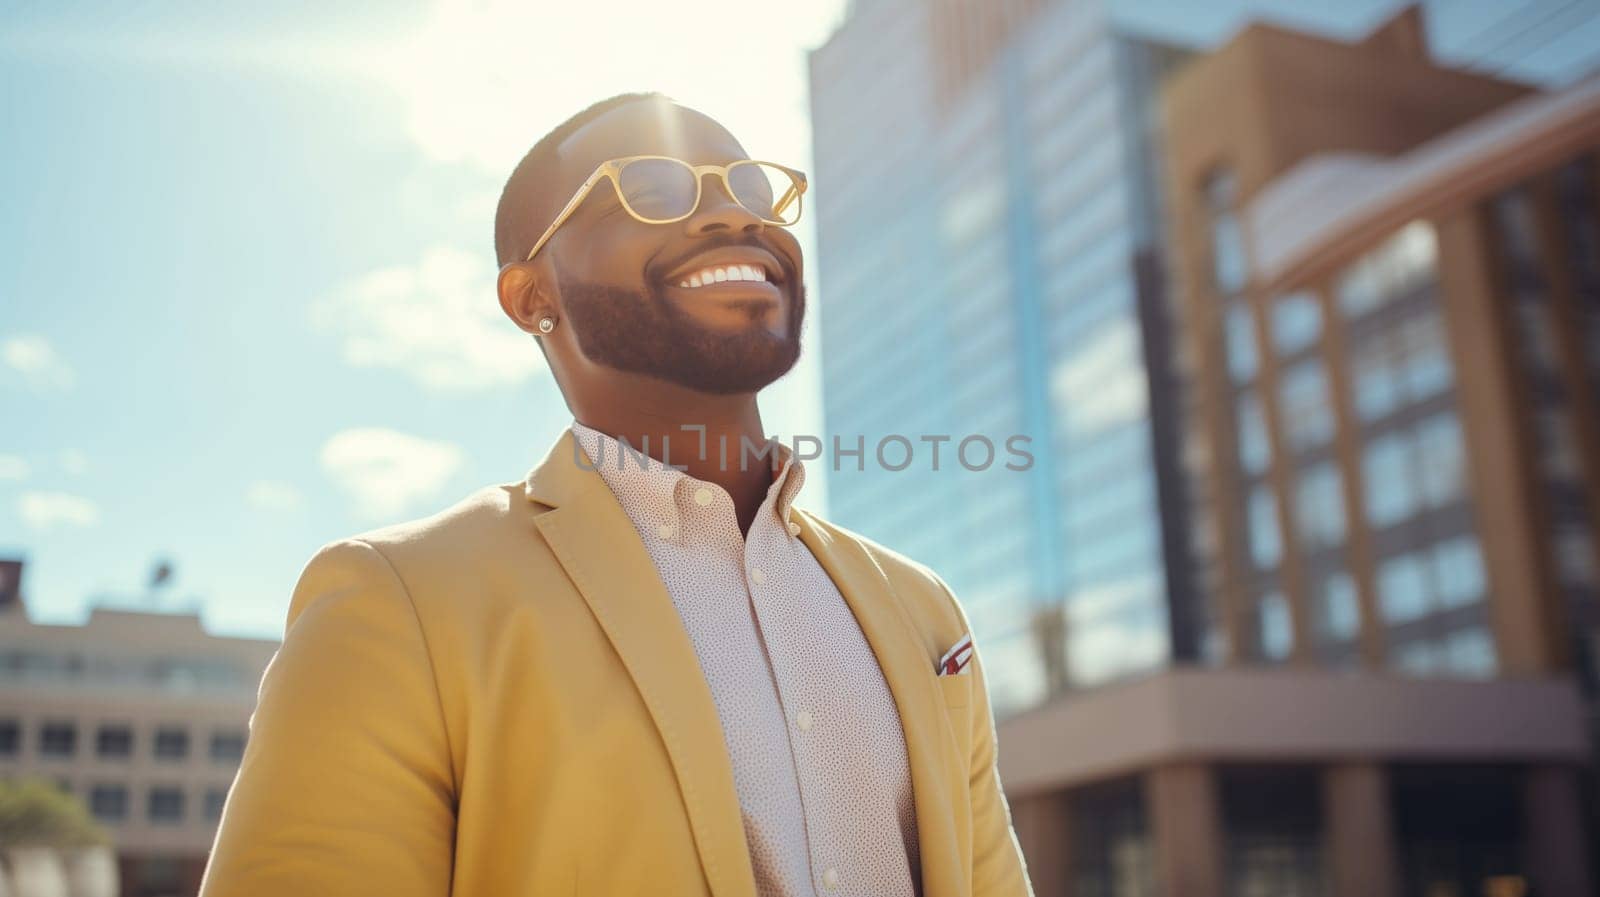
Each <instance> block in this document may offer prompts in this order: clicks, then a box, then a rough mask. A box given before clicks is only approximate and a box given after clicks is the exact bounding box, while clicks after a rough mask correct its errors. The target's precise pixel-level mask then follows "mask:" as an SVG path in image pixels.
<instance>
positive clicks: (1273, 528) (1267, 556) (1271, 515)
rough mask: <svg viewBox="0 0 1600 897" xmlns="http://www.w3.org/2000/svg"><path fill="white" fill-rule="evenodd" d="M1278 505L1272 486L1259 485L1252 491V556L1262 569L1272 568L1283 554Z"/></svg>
mask: <svg viewBox="0 0 1600 897" xmlns="http://www.w3.org/2000/svg"><path fill="white" fill-rule="evenodd" d="M1277 505H1278V502H1277V500H1276V499H1275V498H1274V497H1273V494H1272V488H1271V487H1270V486H1266V485H1261V486H1257V487H1256V488H1255V489H1254V490H1253V491H1252V492H1251V493H1250V508H1249V517H1250V557H1251V559H1252V560H1254V561H1255V564H1256V568H1257V569H1260V570H1267V569H1271V568H1272V567H1273V566H1275V565H1276V564H1277V563H1278V559H1279V558H1281V557H1282V556H1283V538H1282V535H1281V533H1279V531H1278V508H1277Z"/></svg>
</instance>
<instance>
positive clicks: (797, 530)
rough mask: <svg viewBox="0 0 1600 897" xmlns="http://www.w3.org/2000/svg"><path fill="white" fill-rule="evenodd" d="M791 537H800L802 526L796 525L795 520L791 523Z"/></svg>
mask: <svg viewBox="0 0 1600 897" xmlns="http://www.w3.org/2000/svg"><path fill="white" fill-rule="evenodd" d="M789 535H791V536H798V535H800V524H798V523H795V522H794V521H793V520H791V521H789Z"/></svg>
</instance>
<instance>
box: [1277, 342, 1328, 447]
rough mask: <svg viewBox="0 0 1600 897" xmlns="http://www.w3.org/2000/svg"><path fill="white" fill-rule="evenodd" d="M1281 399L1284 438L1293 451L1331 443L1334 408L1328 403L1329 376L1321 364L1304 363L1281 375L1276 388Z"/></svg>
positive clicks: (1291, 367) (1315, 360) (1309, 360)
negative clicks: (1281, 377)
mask: <svg viewBox="0 0 1600 897" xmlns="http://www.w3.org/2000/svg"><path fill="white" fill-rule="evenodd" d="M1278 392H1279V394H1280V395H1281V397H1282V408H1283V428H1284V436H1285V438H1286V439H1287V440H1288V442H1289V445H1290V446H1292V447H1294V448H1295V449H1296V450H1305V449H1310V448H1315V447H1317V446H1319V445H1324V444H1326V443H1328V442H1329V441H1331V440H1332V439H1333V428H1334V421H1333V407H1332V405H1331V404H1330V403H1329V401H1328V375H1327V371H1326V370H1325V369H1324V368H1323V366H1322V362H1321V361H1319V360H1317V359H1315V358H1311V359H1307V360H1305V361H1302V362H1300V363H1298V364H1295V365H1292V366H1290V367H1289V368H1288V369H1287V370H1285V371H1284V372H1283V379H1282V381H1281V382H1280V383H1279V384H1278Z"/></svg>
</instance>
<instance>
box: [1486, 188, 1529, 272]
mask: <svg viewBox="0 0 1600 897" xmlns="http://www.w3.org/2000/svg"><path fill="white" fill-rule="evenodd" d="M1492 210H1493V214H1494V220H1495V225H1496V228H1497V229H1498V230H1499V232H1500V240H1501V242H1502V243H1503V244H1504V246H1505V252H1506V258H1507V259H1508V260H1509V261H1510V262H1511V263H1512V264H1513V265H1515V266H1518V267H1520V268H1523V269H1532V268H1539V267H1540V264H1539V229H1538V226H1537V225H1536V223H1535V221H1534V215H1533V202H1532V198H1531V197H1530V196H1529V195H1528V191H1527V190H1526V189H1522V188H1518V189H1515V190H1511V191H1508V192H1506V193H1504V194H1502V195H1501V196H1500V198H1499V199H1497V200H1496V201H1495V202H1494V203H1493V205H1492Z"/></svg>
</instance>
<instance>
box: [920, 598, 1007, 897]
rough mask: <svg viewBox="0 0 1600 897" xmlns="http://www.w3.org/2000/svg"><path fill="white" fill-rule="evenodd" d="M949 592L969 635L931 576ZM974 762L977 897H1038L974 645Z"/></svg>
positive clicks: (962, 614)
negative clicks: (1014, 821) (1003, 776)
mask: <svg viewBox="0 0 1600 897" xmlns="http://www.w3.org/2000/svg"><path fill="white" fill-rule="evenodd" d="M925 575H927V576H928V577H930V578H931V579H932V580H933V581H934V582H935V583H937V584H938V587H939V590H940V591H941V592H943V593H944V598H945V600H946V601H948V602H950V607H951V609H953V610H954V611H955V614H956V616H957V617H959V618H960V620H961V626H962V628H963V629H965V630H966V631H967V632H968V633H969V634H971V633H972V624H971V623H970V622H969V621H968V620H967V615H966V612H965V611H963V610H962V609H961V602H960V601H957V600H956V596H955V593H954V592H952V591H951V590H950V586H949V585H947V584H946V583H945V581H944V580H943V579H941V578H940V577H939V575H938V574H936V573H934V572H933V571H931V570H928V571H926V574H925ZM969 666H970V667H971V668H972V672H971V674H970V675H971V676H973V677H974V678H975V679H976V681H975V682H973V683H972V758H971V761H970V762H971V766H970V767H969V768H968V773H967V788H968V792H969V794H970V796H971V800H972V897H1033V885H1032V883H1030V882H1029V881H1028V870H1027V864H1026V862H1025V861H1024V860H1023V857H1022V846H1021V845H1020V844H1019V843H1018V842H1017V834H1016V832H1015V830H1013V829H1012V827H1011V807H1010V805H1009V804H1007V803H1006V794H1005V791H1004V790H1003V789H1002V788H1001V785H1000V766H999V755H998V752H997V750H996V747H995V745H996V737H995V727H994V710H993V709H992V708H991V707H990V704H989V680H988V677H987V675H986V674H985V672H984V664H983V650H982V646H981V645H979V643H978V640H977V637H976V636H975V635H974V637H973V640H972V662H971V663H970V664H969Z"/></svg>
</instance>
